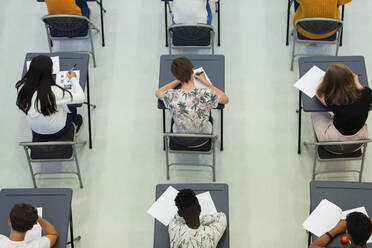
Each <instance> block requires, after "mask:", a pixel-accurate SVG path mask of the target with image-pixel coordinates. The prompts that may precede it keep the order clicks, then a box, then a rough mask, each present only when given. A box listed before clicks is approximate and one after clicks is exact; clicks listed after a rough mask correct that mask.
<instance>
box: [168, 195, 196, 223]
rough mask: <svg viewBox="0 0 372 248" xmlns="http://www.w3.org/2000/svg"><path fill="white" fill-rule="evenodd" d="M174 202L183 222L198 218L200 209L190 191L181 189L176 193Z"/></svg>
mask: <svg viewBox="0 0 372 248" xmlns="http://www.w3.org/2000/svg"><path fill="white" fill-rule="evenodd" d="M174 201H175V203H176V206H177V208H178V215H179V216H181V217H183V218H184V219H185V220H188V219H191V218H195V217H199V216H200V213H201V207H200V205H199V201H198V198H196V195H195V193H194V191H192V190H191V189H183V190H181V191H180V192H178V194H177V197H176V199H175V200H174Z"/></svg>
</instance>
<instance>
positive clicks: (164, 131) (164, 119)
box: [163, 109, 165, 151]
mask: <svg viewBox="0 0 372 248" xmlns="http://www.w3.org/2000/svg"><path fill="white" fill-rule="evenodd" d="M163 133H165V109H163ZM163 150H164V151H165V139H163Z"/></svg>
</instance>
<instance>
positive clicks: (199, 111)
mask: <svg viewBox="0 0 372 248" xmlns="http://www.w3.org/2000/svg"><path fill="white" fill-rule="evenodd" d="M171 71H172V74H173V76H174V77H175V78H176V79H175V80H174V81H172V82H170V83H168V84H166V85H164V86H163V87H161V88H160V89H158V90H157V91H156V96H157V97H158V98H159V99H160V100H162V101H163V102H164V105H165V107H166V108H168V109H170V111H171V112H172V116H173V120H174V125H173V131H174V132H176V133H205V134H210V133H212V123H211V122H210V121H209V116H210V111H211V109H213V108H216V107H217V105H218V103H221V104H227V103H228V102H229V98H228V97H227V95H226V94H225V93H223V92H222V91H221V90H220V89H218V88H216V87H215V86H214V85H213V84H211V83H210V82H208V80H207V79H206V77H205V74H204V73H201V74H198V75H197V74H194V70H193V65H192V63H191V61H190V60H189V59H187V58H185V57H179V58H176V59H174V60H173V62H172V65H171ZM194 77H195V78H196V79H198V80H199V81H201V82H202V83H203V84H205V85H206V86H207V87H208V88H195V83H194ZM179 85H181V88H180V89H175V88H176V87H177V86H179Z"/></svg>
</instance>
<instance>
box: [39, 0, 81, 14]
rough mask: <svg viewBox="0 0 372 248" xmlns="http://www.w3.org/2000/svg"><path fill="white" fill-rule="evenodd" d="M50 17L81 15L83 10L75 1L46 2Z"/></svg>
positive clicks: (50, 0) (51, 0) (49, 0)
mask: <svg viewBox="0 0 372 248" xmlns="http://www.w3.org/2000/svg"><path fill="white" fill-rule="evenodd" d="M45 3H46V4H47V7H48V13H49V15H63V14H70V15H81V9H80V7H79V6H78V5H77V4H76V2H75V0H45Z"/></svg>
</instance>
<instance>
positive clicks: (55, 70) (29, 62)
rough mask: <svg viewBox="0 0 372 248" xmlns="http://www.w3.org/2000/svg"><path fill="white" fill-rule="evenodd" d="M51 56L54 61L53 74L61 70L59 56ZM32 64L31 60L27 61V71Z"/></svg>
mask: <svg viewBox="0 0 372 248" xmlns="http://www.w3.org/2000/svg"><path fill="white" fill-rule="evenodd" d="M50 58H51V60H52V62H53V74H56V73H57V72H59V71H60V67H59V56H53V57H50ZM30 64H31V60H30V61H27V62H26V67H27V71H28V69H29V68H30Z"/></svg>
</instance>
